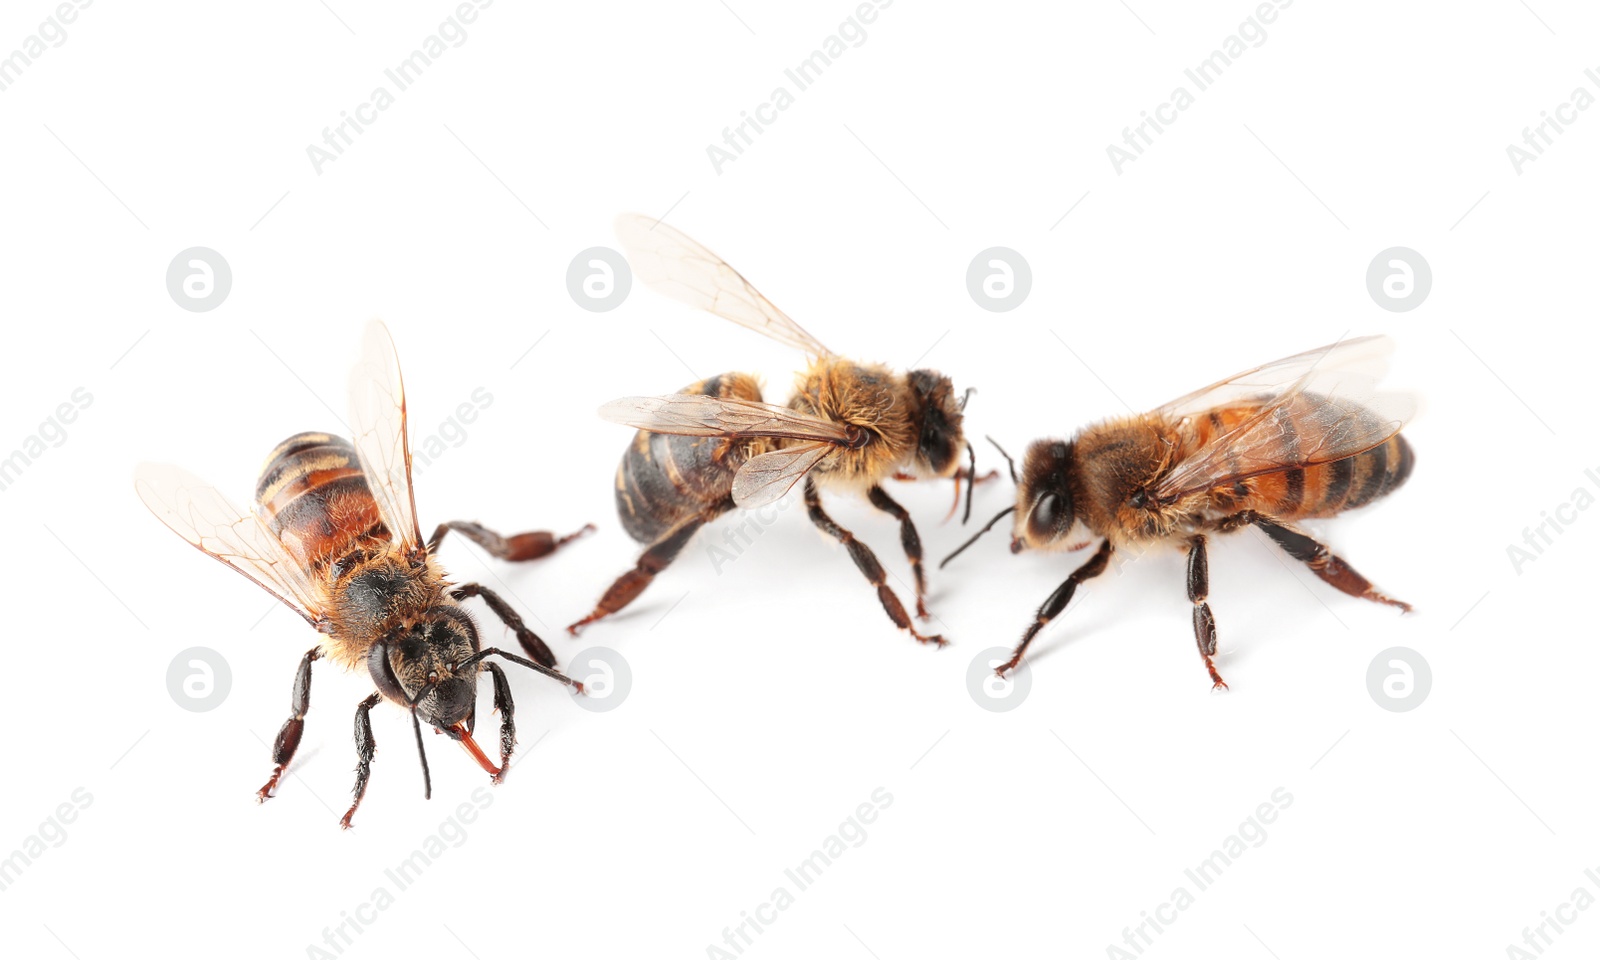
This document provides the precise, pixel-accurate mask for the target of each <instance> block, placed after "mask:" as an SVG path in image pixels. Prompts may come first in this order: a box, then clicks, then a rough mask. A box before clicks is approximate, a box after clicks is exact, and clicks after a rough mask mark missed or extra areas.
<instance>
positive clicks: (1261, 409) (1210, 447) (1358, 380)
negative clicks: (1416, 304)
mask: <svg viewBox="0 0 1600 960" xmlns="http://www.w3.org/2000/svg"><path fill="white" fill-rule="evenodd" d="M1391 348H1392V344H1391V343H1390V341H1389V340H1388V338H1386V337H1362V338H1360V339H1356V340H1346V341H1342V342H1340V343H1336V344H1333V345H1330V346H1326V347H1320V348H1318V349H1316V350H1308V351H1306V352H1305V353H1299V354H1295V355H1294V356H1292V357H1285V358H1284V359H1282V360H1279V361H1277V362H1275V363H1269V364H1266V365H1264V366H1260V367H1256V368H1255V369H1253V370H1247V371H1245V372H1244V373H1241V374H1238V375H1237V376H1233V377H1229V378H1228V379H1226V380H1223V381H1220V382H1218V383H1214V384H1212V385H1211V386H1209V387H1206V388H1205V389H1203V390H1197V391H1195V392H1194V393H1191V394H1189V395H1187V396H1184V397H1180V398H1179V399H1177V400H1174V401H1172V402H1171V403H1169V404H1166V405H1165V406H1162V407H1158V408H1156V409H1155V410H1153V411H1151V412H1149V413H1145V414H1139V415H1135V416H1131V417H1119V418H1116V419H1113V420H1107V421H1105V422H1103V423H1100V424H1096V425H1095V426H1092V427H1088V428H1085V429H1083V430H1081V431H1079V432H1078V434H1077V435H1076V436H1075V437H1073V439H1071V440H1040V441H1037V442H1036V443H1034V444H1033V445H1032V446H1030V447H1029V448H1028V452H1027V455H1026V456H1025V457H1024V459H1023V466H1022V476H1021V478H1020V480H1019V482H1018V484H1017V502H1016V505H1015V506H1013V507H1008V508H1007V509H1006V510H1004V511H1001V513H1000V514H999V516H997V517H995V521H998V520H999V519H1000V518H1001V517H1003V516H1005V515H1006V514H1008V513H1012V512H1015V513H1016V519H1015V521H1014V529H1013V535H1012V540H1011V550H1012V552H1013V553H1016V552H1020V551H1022V550H1024V549H1033V550H1061V549H1065V550H1079V549H1082V548H1084V547H1087V546H1088V545H1089V544H1090V543H1092V542H1093V541H1094V540H1096V539H1098V540H1100V541H1101V542H1100V546H1099V549H1097V550H1096V551H1095V552H1094V554H1093V555H1092V556H1091V557H1090V558H1089V560H1088V562H1086V563H1084V564H1083V566H1081V567H1079V568H1078V569H1077V570H1075V571H1073V573H1072V575H1071V576H1070V577H1068V578H1067V580H1066V582H1065V583H1063V584H1061V586H1060V587H1057V588H1056V590H1055V592H1054V593H1052V594H1051V595H1050V597H1049V599H1047V600H1045V602H1044V604H1043V605H1042V606H1041V607H1040V608H1039V612H1038V614H1037V615H1036V616H1035V618H1034V622H1033V623H1032V624H1030V625H1029V626H1028V629H1027V631H1026V632H1025V633H1024V634H1023V635H1022V641H1021V642H1020V643H1019V644H1018V645H1017V648H1016V651H1015V652H1014V653H1013V655H1012V657H1011V659H1010V660H1009V661H1008V662H1006V663H1004V664H1002V665H1001V666H1000V667H998V668H997V670H996V672H997V673H999V674H1001V675H1004V674H1005V672H1006V671H1007V670H1010V669H1012V668H1013V667H1015V666H1016V665H1017V664H1018V662H1020V661H1021V659H1022V656H1023V654H1024V653H1026V652H1027V649H1028V644H1030V643H1032V642H1033V639H1034V637H1036V636H1037V635H1038V634H1039V631H1040V630H1042V629H1043V628H1044V626H1045V625H1046V624H1047V623H1049V622H1050V621H1051V619H1052V618H1054V617H1055V616H1056V615H1057V614H1059V613H1060V612H1061V611H1062V610H1063V609H1065V608H1066V606H1067V603H1068V602H1069V601H1070V600H1071V599H1072V595H1073V593H1074V591H1076V590H1077V588H1078V585H1079V584H1081V583H1083V582H1084V581H1085V580H1088V579H1090V578H1091V577H1096V576H1099V575H1100V574H1101V573H1103V572H1104V571H1105V569H1106V567H1107V565H1108V563H1109V562H1110V560H1111V556H1112V554H1113V552H1115V551H1116V550H1118V549H1119V548H1129V547H1138V546H1140V545H1143V544H1153V543H1171V544H1175V545H1178V546H1181V547H1183V548H1184V549H1186V550H1187V551H1188V556H1189V561H1188V587H1189V600H1190V601H1191V602H1192V603H1193V604H1194V636H1195V642H1196V644H1198V646H1199V648H1200V656H1201V658H1202V659H1203V660H1204V661H1205V666H1206V670H1207V671H1208V672H1209V673H1210V674H1211V680H1212V686H1213V689H1223V688H1226V687H1227V684H1225V683H1223V682H1222V676H1221V675H1220V674H1219V673H1218V672H1217V668H1216V665H1215V664H1214V663H1213V662H1212V657H1213V656H1214V655H1215V654H1216V652H1217V626H1216V620H1215V618H1213V616H1212V614H1211V607H1210V605H1209V604H1208V603H1207V602H1206V596H1207V593H1208V590H1209V585H1208V573H1207V570H1208V568H1207V564H1206V535H1207V534H1208V533H1229V532H1232V531H1236V530H1240V529H1242V528H1244V527H1246V526H1254V527H1255V528H1256V529H1258V530H1260V531H1261V532H1262V533H1264V534H1266V535H1267V537H1269V538H1270V539H1271V540H1272V541H1273V542H1274V543H1276V544H1277V545H1278V546H1279V547H1281V548H1282V549H1283V550H1284V551H1285V552H1287V553H1288V554H1289V555H1290V556H1291V557H1294V558H1295V559H1296V560H1300V561H1302V562H1303V563H1305V564H1306V566H1307V567H1309V568H1310V570H1311V572H1312V573H1314V574H1316V575H1317V576H1318V577H1320V578H1321V579H1322V580H1324V581H1326V582H1327V583H1328V584H1330V585H1332V586H1333V587H1335V588H1337V589H1339V590H1341V591H1343V592H1345V593H1347V594H1350V595H1351V596H1354V597H1361V598H1364V599H1367V600H1373V601H1376V602H1378V603H1387V604H1392V605H1393V606H1396V607H1399V608H1400V609H1401V610H1404V611H1409V610H1410V609H1411V607H1410V605H1409V604H1406V603H1402V602H1401V601H1399V600H1395V599H1393V598H1391V597H1388V596H1385V595H1384V594H1382V593H1380V592H1378V591H1377V590H1376V589H1375V588H1374V587H1373V585H1372V584H1371V582H1369V581H1368V580H1367V578H1365V577H1363V576H1362V575H1361V574H1359V573H1357V572H1356V571H1355V569H1354V568H1353V567H1351V566H1350V565H1349V564H1347V563H1345V562H1344V561H1343V560H1341V559H1340V558H1339V557H1337V556H1335V555H1334V554H1333V553H1331V552H1330V551H1329V550H1328V548H1327V547H1326V546H1324V545H1322V544H1321V543H1318V542H1317V541H1316V540H1313V539H1312V538H1311V537H1309V536H1307V535H1306V534H1304V533H1302V532H1300V531H1299V530H1296V529H1294V527H1293V526H1292V525H1291V524H1292V523H1293V521H1296V520H1302V519H1310V518H1316V517H1331V516H1334V515H1335V514H1338V513H1342V512H1343V511H1345V510H1352V509H1354V508H1356V507H1360V506H1363V505H1365V504H1368V503H1371V502H1372V501H1374V500H1376V499H1378V498H1379V497H1382V496H1384V495H1385V494H1387V493H1389V492H1390V491H1392V490H1394V489H1395V488H1396V487H1399V486H1400V485H1401V484H1402V483H1404V482H1405V480H1406V478H1407V477H1408V476H1410V475H1411V467H1412V464H1413V462H1414V457H1413V455H1412V452H1411V446H1410V444H1408V443H1406V440H1405V438H1404V437H1402V436H1400V428H1401V427H1402V426H1404V425H1405V423H1406V421H1407V420H1409V419H1410V418H1411V416H1412V414H1413V413H1414V412H1415V410H1416V402H1415V400H1414V398H1413V397H1411V396H1410V395H1407V394H1385V393H1378V392H1377V391H1376V383H1377V380H1378V378H1379V377H1380V376H1381V375H1382V373H1383V371H1384V368H1385V359H1386V356H1387V354H1388V353H1389V351H1390V349H1391ZM995 521H990V524H989V525H990V526H993V524H994V522H995ZM984 529H988V528H987V527H985V528H984ZM981 534H982V531H980V532H979V535H981ZM974 539H976V537H974ZM968 542H969V543H970V542H971V541H968ZM962 549H965V547H963V548H962ZM957 552H958V553H959V552H960V551H959V550H958V551H957ZM951 556H954V554H952V555H951ZM946 559H947V560H948V559H949V558H946Z"/></svg>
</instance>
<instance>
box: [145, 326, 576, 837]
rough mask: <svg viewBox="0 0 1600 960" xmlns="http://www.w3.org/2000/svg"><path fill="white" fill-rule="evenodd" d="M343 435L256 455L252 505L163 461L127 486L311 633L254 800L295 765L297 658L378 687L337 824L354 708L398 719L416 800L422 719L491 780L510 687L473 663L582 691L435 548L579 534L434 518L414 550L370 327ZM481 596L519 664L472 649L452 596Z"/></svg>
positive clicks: (392, 400) (470, 628) (393, 412)
mask: <svg viewBox="0 0 1600 960" xmlns="http://www.w3.org/2000/svg"><path fill="white" fill-rule="evenodd" d="M350 399H351V412H352V414H353V417H354V421H353V423H354V429H355V432H356V442H355V443H354V444H352V443H351V442H350V441H349V440H346V439H344V438H343V437H337V436H333V435H331V434H326V433H300V434H296V435H295V436H292V437H290V438H289V439H287V440H285V441H284V442H283V443H281V444H279V445H278V447H277V449H275V450H273V451H272V454H271V455H270V456H269V457H268V458H267V462H266V466H265V467H264V468H263V469H262V472H261V478H260V480H259V482H258V483H257V485H256V494H255V511H254V512H253V513H247V512H244V511H242V510H240V509H239V508H237V507H235V506H233V504H231V503H229V502H228V500H227V499H226V498H225V497H223V495H222V494H221V493H219V492H217V490H216V489H215V488H213V487H211V486H208V485H206V484H205V483H203V482H201V481H200V480H199V479H198V478H196V477H194V476H192V475H191V474H189V473H188V472H186V471H184V470H181V469H179V468H177V467H174V466H169V465H166V464H141V465H140V466H139V468H138V470H137V472H136V474H135V478H134V485H135V488H136V489H137V490H138V493H139V497H140V499H141V500H143V501H144V503H145V505H146V506H148V507H149V508H150V510H151V511H152V512H154V513H155V515H156V517H157V518H159V519H160V520H161V522H163V523H165V524H166V525H167V526H169V527H171V528H172V529H173V531H175V532H176V533H177V534H178V535H179V536H181V537H183V538H184V539H185V540H187V541H188V542H189V543H190V544H191V545H193V546H195V547H198V548H199V549H200V550H201V551H203V552H205V553H206V554H209V555H210V556H212V557H214V558H216V559H217V560H220V561H222V562H223V563H225V564H227V565H228V566H229V567H232V568H233V569H234V570H236V571H238V572H239V573H242V574H244V575H245V576H246V577H249V578H250V579H251V580H253V581H255V582H256V584H257V585H259V586H260V587H262V588H263V589H265V590H266V591H267V592H268V593H270V594H272V595H273V596H274V597H276V598H278V599H279V600H280V601H282V602H283V603H284V604H285V605H287V606H288V607H289V609H291V610H293V611H294V612H296V613H298V614H299V615H300V616H301V617H303V618H305V621H306V622H307V623H309V624H311V626H312V627H314V628H315V629H316V630H317V632H318V633H321V634H322V635H323V639H322V641H321V642H320V643H319V644H318V645H317V646H315V647H312V648H311V649H310V650H308V651H307V652H306V654H305V656H304V657H302V658H301V660H300V667H299V670H298V671H296V673H295V680H294V693H293V697H292V702H291V711H292V712H291V715H290V717H289V719H288V720H287V721H285V722H284V724H283V727H282V729H280V730H279V731H278V736H277V740H276V742H275V743H274V744H273V747H272V762H273V764H274V767H273V771H272V777H271V779H269V780H268V781H267V782H266V784H265V785H264V786H262V788H261V789H260V790H258V791H257V792H256V799H257V800H258V801H261V802H265V801H266V800H267V798H268V797H271V796H273V795H274V793H273V791H274V789H275V788H276V787H277V785H278V781H279V779H280V778H281V777H282V776H283V772H284V770H285V769H286V768H287V767H288V766H289V762H290V761H291V760H292V759H293V758H294V753H295V748H296V747H298V746H299V745H300V737H301V734H302V733H303V732H304V730H305V715H306V710H307V709H308V708H309V706H310V697H311V664H312V663H313V662H315V661H316V660H318V659H321V658H322V657H328V658H329V659H331V660H333V661H335V662H336V663H338V664H340V665H341V666H343V667H345V668H346V669H348V670H361V669H364V670H366V671H367V672H368V673H369V674H370V675H371V677H372V682H373V684H374V685H375V686H376V687H377V691H376V692H374V693H373V694H372V695H371V696H369V697H367V698H366V699H365V700H362V701H361V705H360V706H359V707H358V708H357V709H356V721H355V740H356V750H357V755H358V759H359V763H358V766H357V770H356V785H355V799H354V801H353V802H352V803H351V804H350V809H349V810H348V811H347V812H346V813H345V815H344V818H343V819H342V820H340V821H339V825H340V826H341V827H349V826H350V818H351V817H352V816H353V815H354V814H355V812H356V808H357V807H358V806H360V805H361V798H362V797H363V796H364V795H365V794H366V790H367V777H368V775H369V773H370V771H371V764H372V755H373V753H374V751H375V750H376V744H375V742H374V741H373V737H372V724H371V721H370V719H369V718H368V714H369V713H370V712H371V710H372V708H373V707H374V706H376V705H377V703H378V701H379V700H380V699H383V698H385V697H387V698H388V699H390V700H392V701H394V702H395V703H397V704H399V705H400V706H402V707H404V708H405V709H407V710H408V711H410V713H411V724H412V729H413V731H414V732H415V734H416V740H417V752H418V755H419V756H420V757H421V759H422V777H423V789H424V793H425V795H431V793H432V785H431V781H430V778H429V775H428V757H427V754H426V752H424V751H423V748H422V727H421V723H420V722H419V717H420V720H421V721H426V722H427V723H429V724H430V725H432V726H433V728H434V730H435V732H442V733H445V734H447V735H448V736H449V737H450V738H451V739H453V740H455V741H457V742H459V743H460V744H461V745H462V747H464V748H465V749H466V751H467V753H468V754H470V755H471V756H472V758H473V759H474V760H476V761H477V762H478V764H479V765H480V766H482V767H483V769H484V770H485V771H486V772H488V774H489V775H490V777H491V778H492V779H493V781H494V782H495V783H499V782H500V780H501V778H502V777H504V775H505V770H506V765H507V762H508V761H509V760H510V758H511V751H512V747H513V745H514V744H515V743H516V727H515V724H514V722H513V718H512V713H513V709H514V707H513V704H512V701H511V686H510V684H509V683H508V682H507V681H506V676H505V673H504V672H502V671H501V669H500V667H499V666H498V665H496V664H494V663H489V662H486V661H485V658H486V657H492V656H498V657H503V658H505V659H506V660H510V661H511V662H513V663H518V664H521V665H523V666H525V667H530V668H532V669H534V670H536V671H538V672H539V673H542V674H544V675H546V676H548V677H553V678H554V679H556V680H559V681H561V682H562V683H565V684H567V685H569V686H571V687H573V688H574V689H575V690H577V691H579V692H581V691H582V689H583V685H582V684H580V683H578V682H577V681H575V680H571V679H569V678H567V677H565V676H563V675H561V674H560V673H558V672H557V671H556V670H555V669H554V667H555V664H556V658H555V655H554V654H552V653H551V652H550V648H549V647H547V646H545V644H544V641H542V640H540V639H539V637H538V636H536V635H535V634H534V632H533V631H532V630H530V629H528V627H527V625H526V624H524V623H523V622H522V618H521V617H520V616H518V615H517V613H516V611H515V610H513V609H512V608H511V605H510V604H508V603H506V602H505V601H504V600H503V599H501V598H500V597H499V596H498V595H496V594H495V593H494V592H493V591H491V590H489V589H487V588H486V587H483V586H481V585H479V584H476V583H465V584H462V585H460V586H454V585H453V584H451V583H450V582H449V581H447V580H446V579H445V575H444V571H443V569H441V568H440V566H439V563H438V561H437V560H435V559H434V556H433V555H434V553H435V551H437V549H438V547H439V543H440V541H442V540H443V539H444V536H445V534H446V533H447V532H449V531H451V530H454V531H456V532H457V533H459V534H461V535H462V536H464V537H466V538H467V539H469V540H471V541H473V542H474V543H476V544H478V545H479V546H481V547H483V548H484V549H485V550H486V551H488V552H489V553H491V554H493V555H495V556H497V557H499V558H501V559H503V560H532V559H534V558H536V557H542V556H545V555H546V554H549V553H551V552H553V551H554V550H556V549H557V548H558V547H560V546H561V545H562V544H564V543H566V542H568V541H569V540H572V539H573V538H574V537H577V536H580V535H582V534H583V533H585V532H587V531H588V530H590V529H592V528H590V527H586V528H585V529H584V530H580V531H579V532H578V533H575V534H572V535H571V536H567V537H560V538H557V537H555V536H552V535H551V534H549V533H544V532H530V533H521V534H517V535H515V536H511V537H502V536H500V535H499V534H497V533H494V532H493V531H491V530H487V529H485V528H483V527H481V526H479V525H478V524H476V523H471V522H466V521H459V520H453V521H450V522H447V523H442V524H440V525H439V527H438V529H436V530H435V531H434V532H433V536H432V537H430V538H429V539H428V540H427V542H426V543H424V542H423V540H422V533H421V529H420V528H419V527H418V526H417V517H416V499H415V497H414V495H413V493H412V489H411V450H410V446H409V443H408V440H407V434H406V402H405V388H404V385H403V383H402V381H401V378H400V366H399V361H398V359H397V358H396V356H395V351H394V343H393V341H391V340H390V338H389V331H388V330H387V328H385V327H384V325H383V324H382V323H381V322H379V321H376V320H374V321H373V322H372V323H371V324H370V325H369V326H368V328H367V332H366V338H365V342H364V344H363V352H362V362H361V363H360V364H359V365H358V366H357V367H356V369H355V371H354V372H353V373H352V375H351V378H350ZM468 597H482V598H483V600H484V602H485V603H486V604H488V606H489V609H490V610H492V611H493V612H494V613H495V615H496V616H498V617H499V618H500V619H501V620H502V621H504V622H505V624H506V626H508V627H510V628H511V629H512V630H513V631H514V632H515V633H516V636H517V640H518V641H519V642H520V643H521V644H522V648H523V649H524V650H525V651H527V654H528V656H529V657H531V658H532V659H531V660H529V659H524V658H523V657H520V656H518V655H516V654H513V653H507V652H506V651H504V650H499V649H496V648H494V647H488V648H484V647H481V646H480V644H479V641H478V629H477V627H476V625H475V624H474V623H473V621H472V618H471V617H470V616H469V615H468V614H467V611H466V610H465V608H463V607H462V606H461V603H460V601H462V600H465V599H467V598H468ZM480 669H487V670H488V671H489V674H490V676H491V677H492V679H493V682H494V708H495V710H497V711H499V713H500V718H501V726H500V765H499V766H495V765H494V764H493V763H492V762H490V760H489V758H488V757H486V756H485V755H484V753H483V751H482V750H481V749H479V747H478V744H477V743H476V742H475V741H474V740H473V739H472V730H473V726H474V720H475V714H476V709H475V708H476V704H477V680H478V676H479V671H480Z"/></svg>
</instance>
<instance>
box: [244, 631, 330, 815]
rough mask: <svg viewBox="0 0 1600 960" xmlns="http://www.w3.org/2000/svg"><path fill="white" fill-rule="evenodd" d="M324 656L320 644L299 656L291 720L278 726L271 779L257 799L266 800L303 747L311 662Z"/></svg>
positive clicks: (295, 674) (308, 702)
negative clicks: (301, 744) (301, 737)
mask: <svg viewBox="0 0 1600 960" xmlns="http://www.w3.org/2000/svg"><path fill="white" fill-rule="evenodd" d="M321 657H322V650H321V648H320V647H312V648H311V649H310V650H307V651H306V655H305V656H303V657H301V658H300V668H299V669H298V670H296V671H295V673H294V694H293V696H292V697H291V698H290V700H289V719H287V720H285V721H283V726H282V727H280V728H279V729H278V739H277V740H276V741H274V742H273V744H272V762H273V763H274V764H275V765H276V766H274V767H273V769H272V778H271V779H270V780H268V781H267V782H266V785H265V786H263V787H262V788H261V789H260V790H257V791H256V802H257V803H266V802H267V798H268V797H271V796H274V794H273V791H274V790H276V789H277V788H278V778H279V777H282V776H283V771H284V770H286V769H288V767H289V761H291V760H293V759H294V752H295V750H296V749H297V748H298V747H299V746H300V735H301V734H302V733H304V732H305V729H306V711H307V710H309V709H311V664H312V663H314V662H315V661H317V660H318V659H320V658H321Z"/></svg>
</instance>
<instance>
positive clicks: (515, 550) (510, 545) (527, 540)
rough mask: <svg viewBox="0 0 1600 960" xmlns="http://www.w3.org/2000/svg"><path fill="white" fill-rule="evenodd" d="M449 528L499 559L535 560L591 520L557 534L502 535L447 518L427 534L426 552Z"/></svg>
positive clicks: (590, 530)
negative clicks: (569, 530)
mask: <svg viewBox="0 0 1600 960" xmlns="http://www.w3.org/2000/svg"><path fill="white" fill-rule="evenodd" d="M451 530H454V531H455V532H457V533H459V534H461V535H462V536H463V537H466V538H467V539H468V540H471V541H472V542H473V543H476V544H477V545H478V546H480V547H482V548H483V549H485V550H487V551H488V552H489V553H491V554H493V555H494V556H496V557H499V558H500V559H501V560H512V561H521V560H537V559H539V558H540V557H545V556H549V555H550V554H552V553H555V552H556V551H557V550H559V549H561V547H563V546H565V545H566V544H568V543H571V542H572V541H574V540H576V539H578V538H579V537H581V536H583V535H584V534H586V533H593V532H594V524H592V523H587V524H584V526H583V529H581V530H579V531H578V532H576V533H569V534H567V535H566V536H564V537H558V536H556V535H555V534H553V533H550V532H549V531H547V530H531V531H529V532H527V533H516V534H512V535H511V536H509V537H503V536H501V535H500V534H498V533H495V532H494V531H493V530H490V529H489V528H487V527H484V526H482V525H481V524H477V523H473V522H472V521H470V520H448V521H446V522H444V523H441V524H439V526H438V528H437V529H435V530H434V531H433V536H431V537H429V538H428V552H429V553H430V554H431V553H434V552H435V551H437V550H438V549H439V544H440V542H441V541H443V540H444V535H445V534H447V533H449V532H450V531H451Z"/></svg>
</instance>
